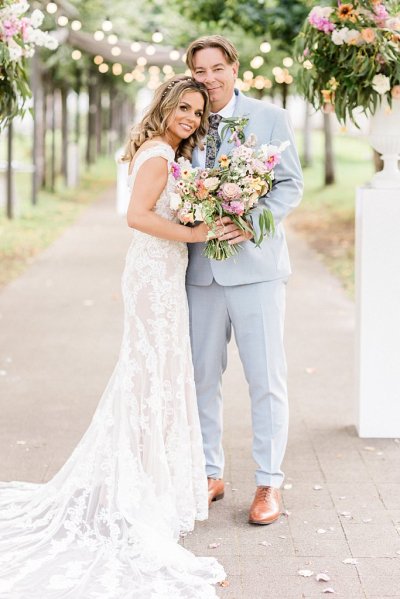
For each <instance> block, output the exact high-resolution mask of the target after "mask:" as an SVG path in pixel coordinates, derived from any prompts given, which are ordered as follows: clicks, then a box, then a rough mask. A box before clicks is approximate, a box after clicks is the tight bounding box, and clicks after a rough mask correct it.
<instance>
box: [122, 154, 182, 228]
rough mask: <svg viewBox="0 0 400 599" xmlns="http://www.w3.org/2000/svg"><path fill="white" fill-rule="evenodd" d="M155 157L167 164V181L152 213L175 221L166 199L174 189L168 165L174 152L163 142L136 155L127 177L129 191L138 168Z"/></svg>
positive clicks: (173, 157) (172, 158) (173, 156)
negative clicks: (165, 161)
mask: <svg viewBox="0 0 400 599" xmlns="http://www.w3.org/2000/svg"><path fill="white" fill-rule="evenodd" d="M157 157H161V158H165V160H167V162H168V181H167V185H166V186H165V188H164V190H163V192H162V193H161V195H160V197H159V199H158V200H157V203H156V205H155V206H154V211H155V212H157V214H159V215H160V216H163V217H164V218H167V219H168V220H175V215H174V214H173V212H172V211H171V209H170V207H169V197H168V196H169V193H170V192H172V191H173V188H174V178H173V176H172V175H171V173H170V165H171V163H172V162H173V161H174V160H175V152H174V150H173V149H172V147H171V146H170V145H168V144H166V143H164V142H157V143H156V144H154V145H152V146H149V147H147V148H144V149H143V150H141V151H140V152H139V153H138V155H137V158H136V159H135V161H134V164H133V169H132V172H131V174H130V175H129V176H128V187H129V191H130V192H132V189H133V186H134V183H135V179H136V176H137V173H138V172H139V169H140V167H141V166H142V165H143V164H144V163H145V162H146V160H149V159H150V158H157Z"/></svg>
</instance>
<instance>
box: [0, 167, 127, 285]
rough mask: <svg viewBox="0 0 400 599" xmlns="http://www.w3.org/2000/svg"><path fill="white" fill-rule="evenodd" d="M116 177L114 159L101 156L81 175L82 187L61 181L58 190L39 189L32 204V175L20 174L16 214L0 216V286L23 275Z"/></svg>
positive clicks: (17, 183)
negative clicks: (71, 187) (75, 187)
mask: <svg viewBox="0 0 400 599" xmlns="http://www.w3.org/2000/svg"><path fill="white" fill-rule="evenodd" d="M114 180H115V165H114V161H113V159H112V158H110V157H108V158H100V159H99V161H98V162H97V163H96V164H95V165H93V166H92V167H91V169H90V171H87V172H86V173H84V174H83V175H82V178H81V182H80V186H79V188H77V189H69V188H66V187H64V186H63V185H62V183H61V182H60V181H58V182H57V190H56V193H54V194H52V193H50V192H48V191H40V193H39V195H38V202H37V205H36V206H32V204H31V203H30V193H31V191H30V190H31V181H30V176H29V175H26V174H22V173H21V174H19V175H18V176H17V180H16V187H17V196H18V197H19V198H21V201H20V205H19V206H18V210H17V214H16V217H15V218H14V219H13V220H9V219H7V218H6V216H5V214H4V211H3V213H2V214H1V215H0V286H2V285H5V284H6V283H8V282H9V281H11V280H12V279H14V278H15V277H17V276H18V275H19V274H21V272H23V270H24V269H25V268H26V266H27V265H28V264H29V262H30V261H31V260H32V258H33V257H34V256H35V255H37V254H38V253H39V252H40V251H42V250H43V249H44V248H46V247H47V246H48V245H50V244H51V243H52V241H54V240H55V239H56V238H57V237H58V236H59V235H60V234H61V233H62V231H63V230H64V229H65V228H66V227H67V226H68V225H70V224H71V223H73V222H74V221H75V220H76V218H77V216H78V215H79V213H80V212H81V210H82V209H83V208H84V207H85V206H86V205H88V204H89V203H90V202H92V201H94V200H96V199H97V198H98V197H99V194H101V193H102V192H103V191H104V189H106V188H107V187H109V186H111V185H112V184H113V182H114Z"/></svg>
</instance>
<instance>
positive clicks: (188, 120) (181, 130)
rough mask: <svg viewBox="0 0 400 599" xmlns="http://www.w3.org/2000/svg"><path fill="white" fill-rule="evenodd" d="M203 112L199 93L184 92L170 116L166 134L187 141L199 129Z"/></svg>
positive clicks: (201, 97) (202, 101)
mask: <svg viewBox="0 0 400 599" xmlns="http://www.w3.org/2000/svg"><path fill="white" fill-rule="evenodd" d="M203 111H204V99H203V96H202V95H201V94H200V93H199V92H190V91H188V92H184V93H183V94H182V96H181V98H180V100H179V104H178V106H177V107H176V109H175V110H174V112H173V113H172V114H171V116H170V119H169V122H168V125H167V132H168V133H169V134H170V135H172V136H174V137H175V138H178V139H180V140H182V139H187V138H188V137H190V136H191V135H192V134H193V133H194V132H195V131H196V129H198V128H199V126H200V122H201V117H202V115H203Z"/></svg>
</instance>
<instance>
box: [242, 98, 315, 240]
mask: <svg viewBox="0 0 400 599" xmlns="http://www.w3.org/2000/svg"><path fill="white" fill-rule="evenodd" d="M287 140H288V141H289V142H290V146H288V147H287V148H286V150H284V152H283V153H282V155H281V161H280V163H279V164H278V165H277V166H276V167H275V169H274V172H275V179H274V182H273V186H272V190H271V191H270V192H269V193H268V194H267V195H265V196H263V197H262V198H260V199H259V202H258V204H257V206H255V208H254V209H253V210H252V211H251V219H252V222H253V228H254V230H255V233H256V237H257V236H258V235H259V232H260V231H259V225H258V217H259V215H260V214H261V213H262V211H263V210H264V208H265V207H267V208H269V209H270V210H271V212H272V216H273V217H274V221H275V226H277V225H279V223H280V222H281V221H282V220H283V219H284V217H285V216H286V215H287V214H289V212H291V211H292V210H293V209H294V208H296V206H298V205H299V204H300V201H301V197H302V193H303V175H302V172H301V166H300V160H299V156H298V154H297V150H296V142H295V138H294V132H293V127H292V125H291V123H290V120H289V115H288V113H287V111H286V110H280V111H279V113H278V114H277V118H276V121H275V126H274V128H273V130H272V134H271V142H270V143H273V144H274V145H279V143H282V142H284V141H287Z"/></svg>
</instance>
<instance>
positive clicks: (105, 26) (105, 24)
mask: <svg viewBox="0 0 400 599" xmlns="http://www.w3.org/2000/svg"><path fill="white" fill-rule="evenodd" d="M101 28H102V30H103V31H107V32H108V31H111V29H112V28H113V24H112V23H111V21H110V19H109V18H108V17H106V18H105V19H104V21H103V23H102V25H101Z"/></svg>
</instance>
